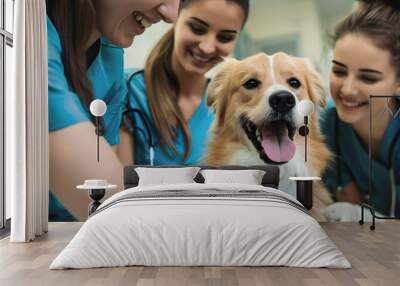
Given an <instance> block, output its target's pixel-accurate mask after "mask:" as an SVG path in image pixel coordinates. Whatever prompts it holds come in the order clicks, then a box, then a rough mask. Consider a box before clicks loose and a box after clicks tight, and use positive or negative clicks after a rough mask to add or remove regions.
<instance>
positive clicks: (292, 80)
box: [287, 77, 301, 89]
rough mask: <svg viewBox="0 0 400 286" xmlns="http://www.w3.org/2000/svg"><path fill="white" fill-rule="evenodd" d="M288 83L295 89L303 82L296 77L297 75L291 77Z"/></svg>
mask: <svg viewBox="0 0 400 286" xmlns="http://www.w3.org/2000/svg"><path fill="white" fill-rule="evenodd" d="M287 83H288V84H289V85H290V86H291V87H293V88H295V89H298V88H299V87H300V86H301V82H300V81H299V80H298V79H297V78H295V77H291V78H289V79H288V80H287Z"/></svg>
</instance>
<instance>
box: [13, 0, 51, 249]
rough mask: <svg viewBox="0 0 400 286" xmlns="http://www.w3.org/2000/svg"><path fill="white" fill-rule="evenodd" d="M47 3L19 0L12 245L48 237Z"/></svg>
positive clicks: (14, 94)
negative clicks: (43, 235)
mask: <svg viewBox="0 0 400 286" xmlns="http://www.w3.org/2000/svg"><path fill="white" fill-rule="evenodd" d="M45 6H46V5H45V0H17V1H15V18H14V21H15V22H14V48H13V56H14V63H15V65H14V70H13V75H12V78H13V82H12V87H13V88H12V90H13V92H12V93H11V96H10V97H9V98H8V99H6V102H7V103H6V104H7V110H6V122H7V128H6V150H7V155H6V164H7V171H6V184H7V185H6V187H8V188H10V189H11V194H12V195H11V237H10V241H12V242H28V241H31V240H33V239H35V237H36V236H40V235H42V234H43V233H45V232H47V227H48V192H49V175H48V174H49V170H48V168H49V167H48V165H49V156H48V101H47V26H46V25H47V24H46V7H45Z"/></svg>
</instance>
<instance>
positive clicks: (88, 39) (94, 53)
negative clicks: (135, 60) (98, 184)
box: [46, 0, 179, 220]
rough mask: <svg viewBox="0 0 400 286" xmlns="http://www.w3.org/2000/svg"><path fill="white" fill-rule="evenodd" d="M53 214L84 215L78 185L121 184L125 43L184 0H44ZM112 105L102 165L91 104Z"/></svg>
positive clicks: (169, 16) (82, 194)
mask: <svg viewBox="0 0 400 286" xmlns="http://www.w3.org/2000/svg"><path fill="white" fill-rule="evenodd" d="M46 6H47V16H48V18H47V30H48V31H47V32H48V79H49V83H48V92H49V131H50V136H49V141H50V142H49V143H50V189H51V193H50V210H49V212H50V213H49V218H50V220H73V219H77V220H84V219H85V218H86V217H87V206H88V204H89V199H88V196H87V193H85V192H79V191H77V190H76V188H75V186H76V185H79V184H81V183H83V181H84V180H85V179H90V178H98V179H107V180H108V181H109V182H110V183H112V184H117V185H119V188H120V189H122V174H123V163H129V161H130V160H129V159H126V158H123V157H122V156H119V155H120V154H122V153H123V152H122V151H121V150H123V149H124V148H129V149H130V148H131V146H127V147H126V146H122V145H121V144H120V125H121V117H122V110H123V101H124V98H125V95H126V91H127V89H126V83H125V81H124V74H123V50H122V48H123V47H128V46H130V45H131V44H132V41H133V39H134V37H135V35H138V34H141V33H143V32H144V31H145V29H146V27H148V26H149V25H151V24H152V23H156V22H158V21H159V20H162V19H163V20H166V21H168V22H174V21H175V19H176V16H177V12H178V7H179V0H97V1H91V0H86V1H77V0H47V1H46ZM93 99H102V100H104V101H105V102H106V103H107V113H106V114H105V116H104V118H103V121H102V127H103V128H104V130H105V133H104V139H103V138H102V141H101V157H100V163H98V162H97V157H96V134H95V132H94V129H95V127H94V124H93V118H92V117H91V115H90V113H89V105H90V102H91V101H92V100H93Z"/></svg>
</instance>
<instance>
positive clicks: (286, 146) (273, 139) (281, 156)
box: [261, 127, 296, 163]
mask: <svg viewBox="0 0 400 286" xmlns="http://www.w3.org/2000/svg"><path fill="white" fill-rule="evenodd" d="M274 129H275V128H268V127H264V128H263V129H262V137H263V140H262V144H261V145H262V147H263V149H264V152H265V154H266V155H267V156H268V157H269V158H270V159H271V160H272V161H274V162H277V163H285V162H288V161H290V160H291V159H292V158H293V156H294V154H295V152H296V145H295V144H294V142H293V141H292V140H290V138H289V135H288V130H287V128H286V127H283V128H282V129H281V130H279V133H280V134H278V133H277V132H276V130H274Z"/></svg>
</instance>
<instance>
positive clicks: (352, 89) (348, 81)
mask: <svg viewBox="0 0 400 286" xmlns="http://www.w3.org/2000/svg"><path fill="white" fill-rule="evenodd" d="M360 2H362V3H361V6H360V7H359V8H357V9H356V10H355V11H354V12H353V13H352V14H350V15H349V16H348V17H347V18H346V19H344V20H343V21H342V22H341V23H340V24H339V25H338V26H337V28H336V31H335V47H334V53H333V61H332V63H333V65H332V69H331V74H330V91H331V95H332V98H333V101H334V104H335V106H330V107H329V108H327V109H326V110H324V111H323V112H322V114H321V129H322V132H323V133H324V135H325V137H326V142H327V143H328V145H329V146H330V148H331V150H332V152H333V153H334V155H335V158H334V160H333V162H332V164H331V166H330V168H329V169H328V170H327V172H326V173H325V175H324V182H325V185H326V186H327V187H328V189H329V190H331V192H332V193H333V194H334V196H335V199H336V200H337V201H338V203H335V204H333V205H332V206H330V207H328V208H327V209H326V211H325V215H326V216H327V217H328V219H331V220H340V221H357V220H359V219H360V215H361V211H360V207H359V205H360V204H362V203H363V202H366V201H367V202H369V203H370V204H372V205H373V206H374V207H375V208H376V210H377V211H378V212H380V213H381V214H384V215H387V216H398V217H400V172H399V171H400V138H399V135H398V134H399V132H400V118H399V116H398V115H397V116H394V115H395V114H396V112H397V111H398V110H399V108H400V104H399V101H398V100H397V99H395V98H389V99H388V100H386V99H379V100H376V99H374V100H373V101H372V100H370V99H369V96H370V95H389V96H392V95H400V10H399V7H394V6H391V5H397V6H399V5H398V4H393V3H392V4H390V3H389V1H360ZM387 3H389V4H387ZM372 103H373V105H372V122H373V129H372V145H371V146H372V162H373V173H372V193H371V195H370V194H369V179H368V178H369V177H368V174H369V157H368V151H369V150H368V146H369V109H370V105H371V104H372ZM384 110H385V111H386V112H385V111H384ZM369 195H370V197H369Z"/></svg>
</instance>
